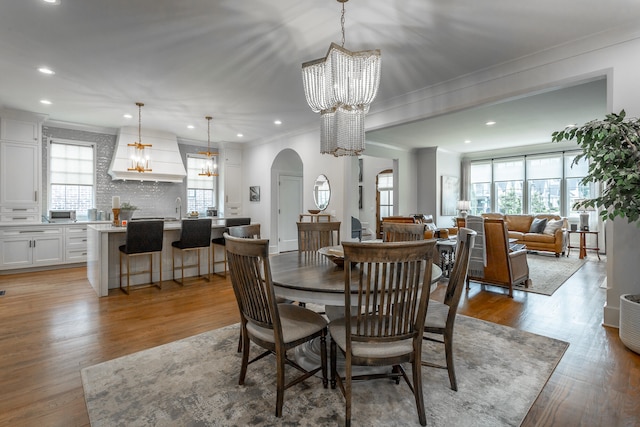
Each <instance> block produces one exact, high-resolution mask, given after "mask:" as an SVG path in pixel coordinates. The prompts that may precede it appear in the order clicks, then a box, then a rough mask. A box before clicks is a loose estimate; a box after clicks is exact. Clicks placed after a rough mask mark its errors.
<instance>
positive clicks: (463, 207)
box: [457, 200, 471, 218]
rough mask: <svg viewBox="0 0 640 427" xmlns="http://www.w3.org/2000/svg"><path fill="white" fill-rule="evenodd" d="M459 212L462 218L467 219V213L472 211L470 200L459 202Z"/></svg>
mask: <svg viewBox="0 0 640 427" xmlns="http://www.w3.org/2000/svg"><path fill="white" fill-rule="evenodd" d="M457 207H458V210H459V211H460V217H461V218H466V217H467V212H468V211H469V209H471V202H470V201H469V200H458V206H457Z"/></svg>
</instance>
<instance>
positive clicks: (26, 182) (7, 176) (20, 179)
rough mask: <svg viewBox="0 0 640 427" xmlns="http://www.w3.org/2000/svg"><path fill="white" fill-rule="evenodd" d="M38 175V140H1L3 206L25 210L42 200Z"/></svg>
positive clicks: (0, 188)
mask: <svg viewBox="0 0 640 427" xmlns="http://www.w3.org/2000/svg"><path fill="white" fill-rule="evenodd" d="M39 178H40V146H39V145H38V144H25V143H21V142H9V141H0V206H1V207H2V208H13V209H19V210H23V209H28V208H33V207H37V206H38V205H39V203H40V197H39V196H40V195H39V185H38V184H39ZM18 212H19V211H18ZM4 213H5V210H4V209H3V214H4ZM38 213H39V212H38ZM37 219H38V220H39V219H40V218H37Z"/></svg>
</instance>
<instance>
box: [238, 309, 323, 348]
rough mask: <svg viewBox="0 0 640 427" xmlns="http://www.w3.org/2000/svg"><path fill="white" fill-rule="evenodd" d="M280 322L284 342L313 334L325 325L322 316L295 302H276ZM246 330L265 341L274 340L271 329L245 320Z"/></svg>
mask: <svg viewBox="0 0 640 427" xmlns="http://www.w3.org/2000/svg"><path fill="white" fill-rule="evenodd" d="M278 311H279V312H280V322H281V323H282V335H283V341H284V342H285V344H286V343H289V342H293V341H297V340H299V339H301V338H304V337H308V336H309V335H313V334H315V333H317V332H319V331H321V330H322V329H323V328H325V327H326V326H327V321H326V320H325V318H324V317H322V316H321V315H319V314H318V313H316V312H315V311H311V310H309V309H308V308H304V307H300V306H299V305H295V304H286V303H285V304H278ZM247 331H248V332H249V335H253V336H255V337H256V338H259V339H261V340H263V341H266V342H271V343H273V342H275V337H274V336H273V330H272V329H269V328H263V327H261V326H258V325H256V324H255V323H252V322H251V321H249V322H247Z"/></svg>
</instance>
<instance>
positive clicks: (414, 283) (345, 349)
mask: <svg viewBox="0 0 640 427" xmlns="http://www.w3.org/2000/svg"><path fill="white" fill-rule="evenodd" d="M435 243H436V241H435V240H423V241H414V242H393V243H356V242H343V243H342V246H343V247H344V256H345V262H344V271H345V274H344V278H345V281H344V290H345V292H344V307H345V310H344V317H343V318H339V319H336V320H332V321H331V322H330V323H329V331H330V335H331V387H332V388H335V387H336V384H337V385H339V388H340V390H341V391H342V393H343V395H344V397H345V401H346V415H345V425H346V426H349V425H351V398H352V383H353V381H354V380H365V379H376V378H388V377H391V378H393V379H395V380H396V383H398V382H399V381H400V378H404V380H405V381H406V383H407V385H408V386H409V388H410V389H411V390H412V392H413V394H414V398H415V401H416V407H417V409H418V418H419V420H420V424H421V425H423V426H424V425H426V424H427V419H426V415H425V408H424V397H423V394H422V372H421V366H422V364H421V354H422V334H423V330H424V321H425V316H426V314H427V303H428V300H429V294H430V283H431V267H432V265H433V248H434V245H435ZM423 283H424V284H425V286H423V285H422V284H423ZM354 311H355V314H354ZM337 348H340V351H341V352H342V353H343V354H344V357H345V372H344V375H343V376H342V375H339V374H338V372H337V363H336V356H337ZM403 363H410V364H411V370H412V373H413V382H412V381H410V380H409V378H408V376H407V374H406V373H405V370H404V368H403V367H402V364H403ZM356 365H359V366H360V365H361V366H390V367H392V369H391V370H390V371H388V372H382V373H378V374H365V375H359V376H354V375H353V366H356Z"/></svg>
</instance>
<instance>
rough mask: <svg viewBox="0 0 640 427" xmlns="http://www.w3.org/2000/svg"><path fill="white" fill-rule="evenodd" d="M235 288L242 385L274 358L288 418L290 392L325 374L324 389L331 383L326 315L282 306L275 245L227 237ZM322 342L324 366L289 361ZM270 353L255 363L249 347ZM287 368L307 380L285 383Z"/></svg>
mask: <svg viewBox="0 0 640 427" xmlns="http://www.w3.org/2000/svg"><path fill="white" fill-rule="evenodd" d="M224 238H225V240H226V245H225V246H226V250H227V259H228V262H229V273H230V276H231V284H232V286H233V291H234V293H235V296H236V301H237V303H238V308H239V310H240V324H241V328H242V339H243V343H242V365H241V367H240V379H239V381H238V384H240V385H243V384H244V381H245V377H246V374H247V368H248V366H249V365H250V364H251V363H253V362H255V361H257V360H260V359H262V358H263V357H265V356H267V355H269V354H274V355H275V356H276V377H277V381H276V384H277V386H276V387H277V392H276V417H281V416H282V405H283V402H284V391H285V390H286V389H288V388H289V387H291V386H293V385H295V384H298V383H299V382H301V381H304V380H306V379H307V378H309V377H311V376H313V375H315V374H316V373H317V372H319V371H322V384H323V386H324V387H325V388H326V387H327V385H328V379H327V344H326V336H327V321H326V320H325V319H324V317H322V316H321V315H319V314H317V313H315V312H313V311H311V310H309V309H306V308H304V307H301V306H299V305H295V304H286V303H285V304H278V303H277V301H276V296H275V292H274V288H273V281H272V279H271V268H270V265H269V240H266V239H246V238H241V237H232V236H229V234H227V233H225V234H224ZM316 338H318V339H320V351H321V353H320V354H321V357H320V359H321V363H320V366H318V367H317V368H314V369H311V370H308V371H307V370H306V369H304V368H302V367H301V366H300V365H298V364H297V363H296V362H295V361H294V360H293V359H290V358H289V357H288V356H287V351H288V350H290V349H292V348H294V347H297V346H298V345H300V344H303V343H305V342H308V341H311V340H313V339H316ZM250 342H253V343H254V344H256V345H258V346H260V347H262V348H264V349H266V351H265V352H264V353H262V354H261V355H259V356H257V357H255V358H253V359H252V360H249V351H250V348H249V343H250ZM285 364H288V365H291V366H293V367H294V368H295V369H297V370H298V371H300V372H302V375H300V376H298V377H296V378H295V379H292V380H291V381H289V382H288V383H287V382H285Z"/></svg>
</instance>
